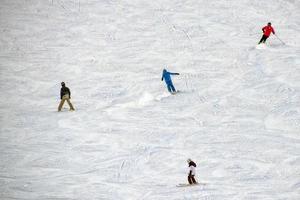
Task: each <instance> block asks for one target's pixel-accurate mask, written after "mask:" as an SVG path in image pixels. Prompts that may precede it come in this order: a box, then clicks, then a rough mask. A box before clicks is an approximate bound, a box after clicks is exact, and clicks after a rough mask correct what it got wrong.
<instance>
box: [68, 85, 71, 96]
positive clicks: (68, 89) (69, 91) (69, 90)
mask: <svg viewBox="0 0 300 200" xmlns="http://www.w3.org/2000/svg"><path fill="white" fill-rule="evenodd" d="M68 92H69V97H70V99H71V91H70V89H69V88H68Z"/></svg>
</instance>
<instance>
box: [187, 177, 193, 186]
mask: <svg viewBox="0 0 300 200" xmlns="http://www.w3.org/2000/svg"><path fill="white" fill-rule="evenodd" d="M188 182H189V184H193V181H192V180H191V176H188Z"/></svg>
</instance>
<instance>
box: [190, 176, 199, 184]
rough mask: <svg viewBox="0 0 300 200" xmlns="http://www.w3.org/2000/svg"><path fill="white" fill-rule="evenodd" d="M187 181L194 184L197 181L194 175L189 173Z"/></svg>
mask: <svg viewBox="0 0 300 200" xmlns="http://www.w3.org/2000/svg"><path fill="white" fill-rule="evenodd" d="M188 181H189V184H196V183H197V181H196V180H195V175H189V176H188Z"/></svg>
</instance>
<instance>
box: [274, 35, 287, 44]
mask: <svg viewBox="0 0 300 200" xmlns="http://www.w3.org/2000/svg"><path fill="white" fill-rule="evenodd" d="M274 35H275V36H276V37H277V39H278V40H279V41H280V42H281V43H282V44H283V45H285V43H284V42H283V41H282V40H281V39H280V38H279V37H278V36H277V35H276V34H274Z"/></svg>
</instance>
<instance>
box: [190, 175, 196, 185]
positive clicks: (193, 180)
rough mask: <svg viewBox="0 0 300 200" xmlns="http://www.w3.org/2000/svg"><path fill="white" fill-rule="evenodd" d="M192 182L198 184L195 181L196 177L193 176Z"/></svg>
mask: <svg viewBox="0 0 300 200" xmlns="http://www.w3.org/2000/svg"><path fill="white" fill-rule="evenodd" d="M191 179H192V182H193V183H194V184H196V183H197V181H196V180H195V176H192V178H191Z"/></svg>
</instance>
